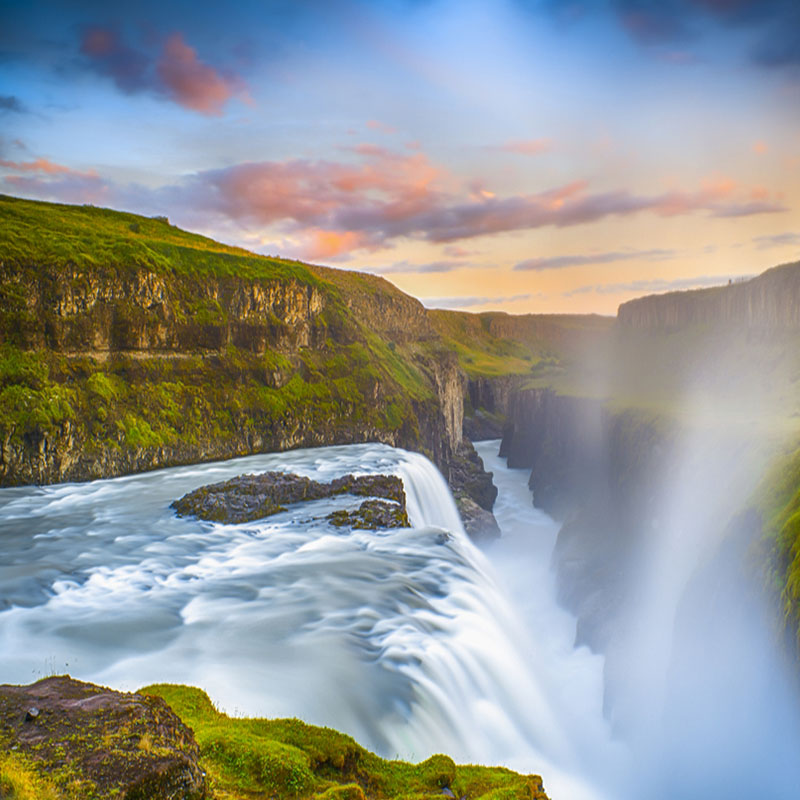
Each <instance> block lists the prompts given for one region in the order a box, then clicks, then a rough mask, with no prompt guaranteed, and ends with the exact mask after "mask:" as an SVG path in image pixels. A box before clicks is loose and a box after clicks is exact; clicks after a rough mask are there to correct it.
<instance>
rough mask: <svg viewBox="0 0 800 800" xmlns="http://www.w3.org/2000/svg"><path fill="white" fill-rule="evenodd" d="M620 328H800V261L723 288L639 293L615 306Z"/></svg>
mask: <svg viewBox="0 0 800 800" xmlns="http://www.w3.org/2000/svg"><path fill="white" fill-rule="evenodd" d="M617 320H618V322H619V324H620V326H623V327H627V328H639V329H649V330H665V329H674V328H680V327H685V326H688V325H736V326H745V327H747V328H756V329H783V330H787V329H789V330H796V329H800V261H798V262H795V263H793V264H784V265H782V266H779V267H774V268H773V269H770V270H767V271H766V272H764V273H762V274H761V275H759V276H758V277H756V278H752V279H751V280H748V281H743V282H741V283H731V284H728V285H727V286H717V287H714V288H711V289H700V290H693V291H686V292H669V293H667V294H659V295H650V296H648V297H640V298H637V299H636V300H631V301H630V302H628V303H623V304H622V305H621V306H620V307H619V312H618V315H617Z"/></svg>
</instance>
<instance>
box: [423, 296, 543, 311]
mask: <svg viewBox="0 0 800 800" xmlns="http://www.w3.org/2000/svg"><path fill="white" fill-rule="evenodd" d="M531 297H533V295H531V294H515V295H511V296H505V297H496V296H495V297H421V298H420V300H421V302H422V304H423V305H424V306H425V307H426V308H471V307H472V306H488V305H498V306H502V305H506V304H507V303H517V302H519V301H520V300H530V299H531Z"/></svg>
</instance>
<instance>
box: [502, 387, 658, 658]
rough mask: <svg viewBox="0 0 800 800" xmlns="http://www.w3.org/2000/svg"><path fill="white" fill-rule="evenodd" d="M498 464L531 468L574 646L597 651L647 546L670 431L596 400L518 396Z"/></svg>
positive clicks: (535, 393) (537, 393)
mask: <svg viewBox="0 0 800 800" xmlns="http://www.w3.org/2000/svg"><path fill="white" fill-rule="evenodd" d="M510 420H511V422H510V424H509V425H508V426H507V428H506V431H505V435H504V437H503V441H502V445H501V451H500V452H501V455H506V456H507V457H508V463H509V465H510V466H514V467H530V469H531V474H530V479H529V486H530V488H531V491H532V492H533V500H534V504H535V505H536V506H537V507H538V508H542V509H543V510H545V511H547V512H548V513H549V514H551V515H552V516H554V517H555V518H556V519H558V520H560V521H562V522H563V525H562V528H561V530H560V532H559V535H558V540H557V543H556V548H555V551H554V555H553V561H554V568H555V570H556V575H557V580H558V593H559V600H560V602H561V603H562V604H563V605H564V606H565V607H566V608H568V609H569V610H570V611H571V612H572V613H574V614H575V615H576V616H577V618H578V631H577V641H578V642H579V643H584V644H588V645H590V646H591V647H592V648H593V649H595V650H597V651H601V652H602V651H605V650H606V648H607V646H608V644H609V641H610V638H611V632H612V630H613V628H614V625H615V623H616V622H617V621H618V615H619V612H620V611H621V610H622V608H623V606H624V603H625V599H626V593H627V591H628V589H629V587H630V583H631V577H632V575H633V566H632V565H633V564H635V563H636V558H637V555H638V553H639V549H640V547H641V545H642V544H643V543H644V542H645V541H646V539H647V537H648V533H649V531H650V526H651V523H652V520H653V519H654V517H655V511H654V504H655V502H656V500H657V497H658V494H657V491H656V488H657V487H658V485H659V484H660V482H661V481H662V480H663V479H664V477H665V470H666V469H667V465H668V463H669V458H668V456H669V453H670V448H671V441H672V436H673V432H672V431H671V430H669V429H668V428H665V427H663V426H661V425H658V424H656V423H655V422H653V420H651V419H649V418H647V417H644V416H641V415H639V414H636V413H634V412H625V413H616V414H615V413H611V412H609V411H608V410H607V409H606V408H605V407H604V405H603V404H602V403H601V402H600V401H599V400H594V399H590V398H575V397H568V396H561V395H557V394H555V393H553V392H552V391H550V390H527V391H522V392H519V393H518V394H517V395H515V396H514V397H513V402H512V405H511V410H510Z"/></svg>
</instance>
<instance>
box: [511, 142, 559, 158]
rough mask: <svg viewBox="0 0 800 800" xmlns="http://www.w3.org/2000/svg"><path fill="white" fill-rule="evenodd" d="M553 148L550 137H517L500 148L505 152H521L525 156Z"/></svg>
mask: <svg viewBox="0 0 800 800" xmlns="http://www.w3.org/2000/svg"><path fill="white" fill-rule="evenodd" d="M552 149H553V142H552V141H551V140H550V139H517V140H513V141H508V142H506V143H505V144H502V145H500V147H499V148H498V150H502V151H503V152H505V153H519V154H521V155H525V156H535V155H539V154H540V153H546V152H547V151H548V150H552Z"/></svg>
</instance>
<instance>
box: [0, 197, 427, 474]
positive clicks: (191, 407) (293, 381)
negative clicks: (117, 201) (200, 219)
mask: <svg viewBox="0 0 800 800" xmlns="http://www.w3.org/2000/svg"><path fill="white" fill-rule="evenodd" d="M0 295H2V296H0V301H2V302H0V436H2V438H3V439H4V441H5V442H6V443H7V445H8V447H7V450H6V457H5V459H4V461H5V463H4V464H0V483H9V482H12V483H13V482H21V483H30V482H40V481H52V480H66V479H86V478H90V477H99V476H100V475H108V474H120V473H124V472H130V471H135V470H138V469H143V468H151V467H154V466H165V465H169V464H174V463H182V462H186V461H197V460H203V459H208V458H222V457H229V456H233V455H243V454H249V453H252V452H257V451H259V450H281V449H285V448H287V447H297V446H300V445H303V444H305V445H313V444H330V443H334V442H351V441H365V440H374V439H376V438H378V439H381V440H383V441H389V442H393V443H397V444H401V445H405V446H412V447H420V446H422V444H423V443H422V442H421V434H420V430H421V422H420V420H421V419H422V418H424V419H425V420H426V422H425V428H426V429H427V430H430V429H431V426H430V419H431V418H434V417H435V416H436V415H437V414H438V413H439V412H438V409H439V400H438V397H437V387H436V383H435V381H434V379H433V371H434V370H435V369H436V365H435V364H434V360H435V356H434V355H433V354H432V348H431V344H430V341H428V340H429V339H430V338H431V337H435V334H433V333H432V332H431V331H430V328H429V325H428V323H427V318H426V317H425V314H424V310H422V307H421V306H420V304H419V303H418V302H417V301H415V300H413V299H412V298H409V297H407V296H406V295H404V294H403V293H402V292H399V291H398V290H397V289H395V288H394V287H393V286H392V285H391V284H389V283H388V282H387V281H385V280H382V279H381V278H378V277H376V276H372V275H360V274H358V273H345V272H343V271H340V270H332V269H326V268H323V267H311V266H309V265H304V264H300V263H298V262H292V261H286V260H283V259H278V258H266V257H262V256H257V255H254V254H252V253H248V252H247V251H244V250H241V249H238V248H233V247H228V246H226V245H223V244H219V243H217V242H214V241H212V240H210V239H207V238H204V237H202V236H197V235H195V234H191V233H186V232H185V231H181V230H180V229H178V228H175V227H173V226H171V225H169V224H168V223H167V222H165V221H164V220H162V219H158V218H156V219H148V218H144V217H139V216H136V215H133V214H125V213H121V212H117V211H111V210H108V209H100V208H94V207H92V206H82V207H78V206H68V205H60V204H52V203H41V202H34V201H27V200H18V199H14V198H10V197H3V196H0ZM67 450H68V451H69V453H68V455H70V456H72V457H71V458H70V459H68V461H69V467H68V468H67V467H65V462H64V461H62V460H61V457H60V455H59V454H60V453H61V452H62V451H67ZM65 454H67V453H65ZM77 454H79V455H78V456H77V458H76V457H75V456H76V455H77ZM12 462H13V464H14V467H13V469H14V470H15V472H14V474H13V475H11V474H9V471H10V470H11V469H12V467H11V463H12ZM32 462H36V463H35V464H34V463H32ZM20 468H22V472H20V471H19V470H20ZM25 469H27V470H28V471H27V472H26V471H25ZM3 470H5V472H3Z"/></svg>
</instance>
